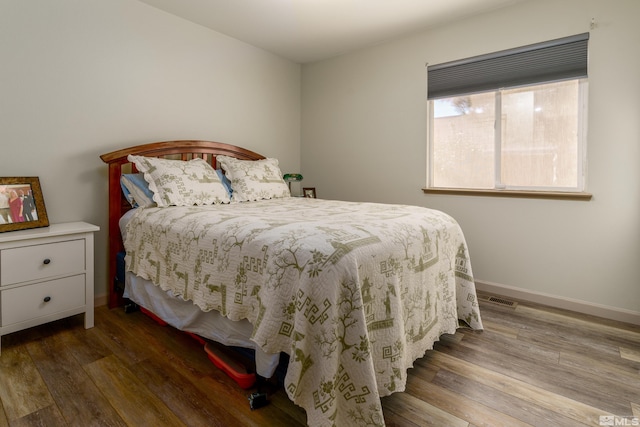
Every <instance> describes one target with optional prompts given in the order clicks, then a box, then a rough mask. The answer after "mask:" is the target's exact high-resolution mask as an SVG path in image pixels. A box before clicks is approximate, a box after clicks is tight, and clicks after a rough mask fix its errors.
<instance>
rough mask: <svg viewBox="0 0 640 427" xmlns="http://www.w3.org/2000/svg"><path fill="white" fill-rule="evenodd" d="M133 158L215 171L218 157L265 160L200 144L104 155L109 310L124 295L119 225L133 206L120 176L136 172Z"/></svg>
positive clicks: (167, 143)
mask: <svg viewBox="0 0 640 427" xmlns="http://www.w3.org/2000/svg"><path fill="white" fill-rule="evenodd" d="M130 154H133V155H136V156H146V157H162V158H171V159H178V160H190V159H193V158H195V157H200V158H204V159H205V160H207V162H209V163H210V164H211V166H213V167H214V168H216V156H219V155H224V156H230V157H235V158H237V159H240V160H260V159H264V158H265V157H264V156H263V155H261V154H258V153H255V152H253V151H251V150H247V149H245V148H241V147H237V146H235V145H230V144H224V143H222V142H214V141H199V140H179V141H163V142H152V143H150V144H143V145H138V146H134V147H129V148H123V149H121V150H117V151H113V152H111V153H107V154H103V155H101V156H100V158H101V159H102V161H103V162H105V163H107V164H108V165H109V251H108V253H109V290H108V293H109V308H113V307H117V306H119V305H122V295H121V294H120V293H119V292H117V291H116V289H115V284H116V282H115V281H116V270H117V256H118V252H122V251H124V245H123V243H122V235H121V234H120V226H119V221H120V218H121V217H122V215H124V214H125V213H126V212H127V211H128V210H130V209H131V205H130V204H129V202H128V201H127V200H126V198H125V197H124V195H123V194H122V190H121V187H120V176H121V175H122V173H123V170H127V171H128V170H129V169H130V170H131V172H135V167H134V165H133V164H131V163H130V162H129V160H128V159H127V157H128V156H129V155H130ZM126 165H130V166H126ZM125 166H126V167H125Z"/></svg>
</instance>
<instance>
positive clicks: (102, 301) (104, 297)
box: [93, 294, 109, 307]
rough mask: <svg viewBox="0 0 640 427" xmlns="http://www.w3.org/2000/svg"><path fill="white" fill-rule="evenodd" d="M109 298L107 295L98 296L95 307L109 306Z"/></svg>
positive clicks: (94, 301)
mask: <svg viewBox="0 0 640 427" xmlns="http://www.w3.org/2000/svg"><path fill="white" fill-rule="evenodd" d="M108 299H109V296H108V295H107V294H104V295H96V297H95V298H94V299H93V305H94V307H100V306H101V305H107V302H108Z"/></svg>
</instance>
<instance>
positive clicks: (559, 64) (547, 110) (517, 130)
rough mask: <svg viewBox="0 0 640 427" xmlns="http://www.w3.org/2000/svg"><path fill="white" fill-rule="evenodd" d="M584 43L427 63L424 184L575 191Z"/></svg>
mask: <svg viewBox="0 0 640 427" xmlns="http://www.w3.org/2000/svg"><path fill="white" fill-rule="evenodd" d="M587 41H588V34H582V35H578V36H573V37H568V38H564V39H560V40H554V41H551V42H546V43H541V44H537V45H532V46H526V47H523V48H518V49H512V50H509V51H504V52H497V53H493V54H489V55H483V56H481V57H475V58H470V59H467V60H462V61H456V62H453V63H447V64H440V65H437V66H433V67H429V68H428V79H429V81H428V85H429V93H428V100H429V101H428V102H429V108H428V111H429V141H428V154H429V155H428V158H429V161H428V171H429V174H428V182H427V187H428V188H430V189H466V190H516V191H533V192H582V191H583V190H584V166H585V165H584V163H585V146H586V112H587V102H586V99H587V79H586V54H587Z"/></svg>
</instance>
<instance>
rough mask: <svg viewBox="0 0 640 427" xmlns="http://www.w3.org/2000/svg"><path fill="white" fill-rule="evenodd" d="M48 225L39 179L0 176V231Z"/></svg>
mask: <svg viewBox="0 0 640 427" xmlns="http://www.w3.org/2000/svg"><path fill="white" fill-rule="evenodd" d="M48 226H49V218H48V217H47V210H46V209H45V207H44V199H43V198H42V190H41V189H40V180H39V179H38V178H37V177H0V233H2V232H5V231H15V230H24V229H27V228H38V227H48Z"/></svg>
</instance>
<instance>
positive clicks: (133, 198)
mask: <svg viewBox="0 0 640 427" xmlns="http://www.w3.org/2000/svg"><path fill="white" fill-rule="evenodd" d="M120 187H122V193H123V194H124V196H125V197H126V199H127V201H128V202H129V203H131V206H132V207H134V208H137V207H139V206H141V207H149V206H155V202H154V201H153V193H152V192H151V190H149V184H148V183H147V181H145V180H144V175H143V174H141V173H127V174H124V175H122V176H121V177H120Z"/></svg>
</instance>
